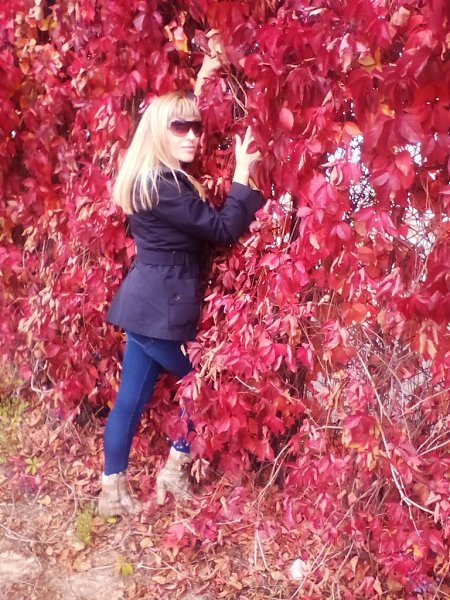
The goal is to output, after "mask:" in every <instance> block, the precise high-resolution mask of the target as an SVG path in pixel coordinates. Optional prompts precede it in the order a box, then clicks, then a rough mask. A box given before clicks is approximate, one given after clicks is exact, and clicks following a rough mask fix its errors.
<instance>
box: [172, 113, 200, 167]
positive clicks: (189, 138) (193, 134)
mask: <svg viewBox="0 0 450 600" xmlns="http://www.w3.org/2000/svg"><path fill="white" fill-rule="evenodd" d="M200 135H201V121H199V120H197V119H172V120H171V122H170V123H169V127H168V140H169V151H170V153H171V155H172V156H173V157H174V158H175V159H176V160H178V161H179V162H180V163H190V162H192V161H193V160H194V158H195V153H196V151H197V146H198V143H199V141H200Z"/></svg>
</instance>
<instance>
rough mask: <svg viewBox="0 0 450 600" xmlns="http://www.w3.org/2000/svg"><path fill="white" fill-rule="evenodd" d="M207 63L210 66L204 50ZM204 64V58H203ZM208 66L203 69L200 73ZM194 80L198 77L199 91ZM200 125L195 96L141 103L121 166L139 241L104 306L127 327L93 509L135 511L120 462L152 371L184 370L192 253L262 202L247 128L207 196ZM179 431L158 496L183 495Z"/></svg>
mask: <svg viewBox="0 0 450 600" xmlns="http://www.w3.org/2000/svg"><path fill="white" fill-rule="evenodd" d="M209 60H210V63H209V64H211V65H212V66H211V70H212V69H213V68H216V67H214V65H213V63H212V59H209ZM204 64H205V63H204ZM207 74H208V72H205V70H203V72H201V73H200V74H199V75H200V77H199V79H200V80H202V79H203V78H204V77H205V76H207ZM198 91H199V86H198V85H197V86H196V92H198ZM201 131H202V124H201V120H200V114H199V111H198V107H197V103H196V99H195V96H190V95H188V94H186V93H184V92H171V93H169V94H165V95H164V96H161V97H159V98H157V99H155V100H154V101H153V102H152V103H151V104H150V106H149V107H148V108H147V109H146V111H145V112H144V114H143V116H142V118H141V121H140V123H139V125H138V127H137V130H136V133H135V135H134V137H133V140H132V142H131V144H130V147H129V148H128V151H127V153H126V155H125V157H124V160H123V162H122V165H121V167H120V170H119V173H118V176H117V180H116V183H115V187H114V193H113V196H114V200H115V202H116V203H117V204H118V205H119V206H121V207H122V209H123V210H124V212H125V213H126V214H127V215H128V221H129V224H130V227H131V232H132V235H133V237H134V241H135V244H136V256H135V261H134V264H133V266H132V268H131V270H130V272H129V273H128V275H127V277H126V278H125V280H124V281H123V283H122V285H121V287H120V289H119V291H118V293H117V294H116V296H115V298H114V299H113V302H112V304H111V306H110V308H109V311H108V314H107V321H109V322H110V323H113V324H115V325H118V326H120V327H122V328H123V329H124V330H125V332H126V344H125V351H124V356H123V366H122V376H121V382H120V387H119V391H118V394H117V398H116V400H115V403H114V407H113V409H112V410H111V412H110V414H109V417H108V420H107V423H106V428H105V436H104V451H105V468H104V473H103V475H102V492H101V495H100V498H99V513H100V514H101V515H102V516H104V517H109V516H113V515H125V514H133V513H136V512H138V511H139V510H140V508H141V505H140V503H139V502H138V501H137V500H136V499H134V498H133V497H132V496H131V495H130V493H129V490H128V485H127V480H126V470H127V465H128V456H129V452H130V447H131V442H132V439H133V435H134V432H135V429H136V426H137V424H138V421H139V419H140V416H141V413H142V411H143V409H144V406H145V404H146V403H147V402H148V401H149V399H150V397H151V395H152V391H153V388H154V385H155V383H156V380H157V378H158V376H159V374H160V373H161V372H163V371H169V372H170V373H173V374H175V375H176V376H177V377H178V378H181V377H183V376H185V375H187V373H189V371H190V370H191V368H192V367H191V365H190V363H189V359H188V358H187V356H186V355H185V353H184V352H183V348H184V346H183V344H184V342H185V341H186V340H190V339H193V338H194V337H195V334H196V324H197V320H198V317H199V313H200V304H201V298H200V297H199V283H200V282H199V279H200V272H199V271H200V269H199V262H200V258H201V252H202V244H203V243H204V242H205V241H206V242H209V243H214V244H219V245H224V244H232V243H235V242H237V240H238V239H239V237H240V236H241V235H242V234H243V233H244V232H245V231H246V230H247V229H248V226H249V225H250V223H251V221H252V220H253V219H254V216H255V212H256V211H257V210H258V209H259V208H260V207H261V206H262V204H263V199H262V196H261V195H260V193H259V192H257V191H255V190H252V189H251V188H250V187H249V186H248V181H249V167H250V165H251V163H252V162H254V161H255V160H258V159H259V158H260V154H259V152H254V153H248V148H249V145H250V143H251V142H252V141H253V138H252V135H251V130H250V128H248V129H247V131H246V134H245V137H244V139H243V140H242V141H241V139H240V137H239V136H236V148H235V155H236V169H235V172H234V177H233V183H232V185H231V189H230V192H229V194H228V197H227V200H226V202H225V205H224V207H223V209H222V210H221V211H220V212H219V211H216V210H214V209H213V208H211V207H209V206H208V205H207V204H206V203H205V202H204V191H203V189H202V186H201V185H200V184H199V183H198V182H197V181H196V180H195V179H194V178H193V177H192V176H191V175H190V174H189V173H187V172H186V171H185V170H184V168H185V166H186V165H188V164H189V163H191V162H192V161H193V160H194V157H195V153H196V150H197V146H198V143H199V140H200V135H201ZM190 462H191V458H190V455H189V445H188V444H187V442H186V440H185V439H184V438H181V439H179V440H178V441H177V442H175V443H174V444H173V445H172V447H171V449H170V453H169V457H168V460H167V463H166V465H165V466H164V468H163V469H162V471H160V473H159V474H158V476H157V502H158V503H160V504H162V503H164V499H165V495H166V492H167V491H169V492H171V493H172V494H173V495H174V496H175V497H176V498H186V497H188V496H189V488H188V473H187V472H186V467H187V465H189V463H190Z"/></svg>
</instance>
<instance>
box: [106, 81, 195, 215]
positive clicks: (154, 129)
mask: <svg viewBox="0 0 450 600" xmlns="http://www.w3.org/2000/svg"><path fill="white" fill-rule="evenodd" d="M175 118H179V119H200V113H199V110H198V106H197V102H196V99H195V98H194V97H193V96H192V97H191V96H190V95H188V94H187V93H186V92H183V91H181V90H179V91H176V92H170V93H168V94H164V95H163V96H159V97H158V98H155V100H153V101H152V102H151V104H150V105H149V106H148V107H147V108H146V109H145V111H144V114H143V115H142V117H141V120H140V122H139V125H138V126H137V128H136V132H135V134H134V136H133V139H132V140H131V144H130V145H129V147H128V149H127V151H126V152H125V155H124V156H123V159H122V161H121V164H120V167H119V172H118V174H117V177H116V181H115V183H114V188H113V201H114V203H115V204H117V205H119V206H120V207H121V208H122V209H123V211H124V212H125V213H126V214H131V213H133V212H136V211H137V210H138V206H137V198H136V192H138V193H139V198H140V206H144V207H146V208H151V207H152V203H153V202H158V199H159V197H158V188H157V180H158V178H159V176H160V174H161V171H162V169H163V168H164V167H166V168H168V169H170V172H171V173H172V175H173V177H174V179H175V181H176V182H177V185H178V188H179V183H178V180H177V176H176V173H180V174H182V175H184V176H186V177H187V178H188V180H189V181H190V183H191V184H192V185H193V186H194V188H195V190H196V191H197V192H198V194H199V196H200V197H201V198H202V200H204V199H205V191H204V189H203V187H202V185H201V184H200V183H199V182H198V181H197V180H196V179H195V178H194V177H192V175H190V174H189V173H186V172H185V171H183V169H181V168H180V165H179V163H178V161H177V160H176V159H175V158H174V157H173V156H172V155H171V154H170V152H169V144H168V137H167V131H168V130H167V126H168V124H169V123H170V121H171V120H172V119H175ZM149 182H150V186H149V185H148V183H149Z"/></svg>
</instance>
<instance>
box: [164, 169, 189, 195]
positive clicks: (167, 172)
mask: <svg viewBox="0 0 450 600" xmlns="http://www.w3.org/2000/svg"><path fill="white" fill-rule="evenodd" d="M156 184H157V185H158V188H159V189H160V187H161V186H164V185H165V184H169V185H173V184H175V185H177V187H178V186H179V185H181V187H184V188H188V189H189V190H191V189H193V186H192V183H191V182H190V181H189V177H188V176H187V174H186V173H185V172H184V171H178V170H177V171H172V170H171V169H169V168H168V167H162V168H161V169H160V171H159V173H158V177H157V179H156Z"/></svg>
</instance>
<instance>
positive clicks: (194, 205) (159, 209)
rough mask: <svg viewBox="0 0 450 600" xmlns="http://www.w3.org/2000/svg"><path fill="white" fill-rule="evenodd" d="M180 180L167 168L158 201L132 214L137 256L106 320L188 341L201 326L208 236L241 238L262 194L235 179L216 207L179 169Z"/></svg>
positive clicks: (224, 240) (225, 240)
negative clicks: (202, 275) (203, 261)
mask: <svg viewBox="0 0 450 600" xmlns="http://www.w3.org/2000/svg"><path fill="white" fill-rule="evenodd" d="M178 181H179V184H180V191H179V190H178V188H177V185H176V182H175V180H174V179H173V176H172V175H171V173H170V171H164V173H163V178H161V179H160V181H159V184H158V193H159V202H158V203H156V204H155V203H154V205H153V207H152V209H151V210H149V209H142V210H138V211H137V212H135V213H133V214H131V215H129V217H128V221H129V225H130V228H131V233H132V235H133V238H134V241H135V245H136V256H135V260H134V263H133V266H132V268H131V269H130V271H129V272H128V274H127V276H126V277H125V279H124V281H123V282H122V285H121V286H120V288H119V290H118V292H117V294H116V295H115V297H114V299H113V301H112V303H111V306H110V308H109V310H108V313H107V316H106V320H107V321H108V322H109V323H113V324H114V325H119V326H120V327H122V328H123V329H125V330H128V331H131V332H134V333H139V334H142V335H146V336H148V337H154V338H160V339H164V340H179V341H185V340H190V339H193V338H194V337H195V335H196V332H197V327H196V325H197V321H198V318H199V314H200V306H201V303H202V298H201V294H200V261H201V258H202V251H203V248H204V242H209V243H212V244H216V245H229V244H232V243H234V242H237V241H238V239H239V238H240V236H241V235H242V234H243V233H244V232H245V231H246V230H247V229H248V227H249V225H250V223H251V222H252V221H253V219H254V217H255V212H256V211H257V210H258V209H259V208H261V206H262V205H263V203H264V200H263V197H262V196H261V194H260V193H259V192H258V191H255V190H252V189H251V188H250V187H248V186H246V185H242V184H240V183H236V182H233V183H232V185H231V189H230V192H229V194H228V196H227V199H226V202H225V204H224V206H223V208H222V210H221V211H217V210H215V209H213V208H211V207H210V206H208V204H206V203H205V202H203V201H202V200H201V198H200V197H199V196H198V194H197V192H196V191H195V189H194V188H193V187H192V185H191V184H190V182H189V180H188V179H187V178H186V177H185V176H183V175H179V176H178Z"/></svg>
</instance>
